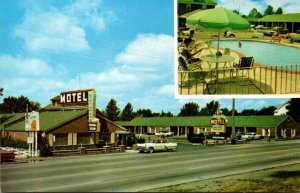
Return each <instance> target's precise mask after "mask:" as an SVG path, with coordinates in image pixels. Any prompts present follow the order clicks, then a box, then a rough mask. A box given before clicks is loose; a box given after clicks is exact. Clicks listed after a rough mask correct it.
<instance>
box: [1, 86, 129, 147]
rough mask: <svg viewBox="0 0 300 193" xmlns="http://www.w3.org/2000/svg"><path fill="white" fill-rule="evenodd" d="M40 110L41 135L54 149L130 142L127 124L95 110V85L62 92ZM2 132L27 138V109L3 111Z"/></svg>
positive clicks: (39, 133) (14, 136) (117, 144)
mask: <svg viewBox="0 0 300 193" xmlns="http://www.w3.org/2000/svg"><path fill="white" fill-rule="evenodd" d="M50 100H51V104H49V105H47V106H45V107H44V108H42V109H40V110H39V131H38V136H39V137H41V136H46V138H47V140H48V143H49V145H50V146H51V147H52V149H53V150H63V149H77V148H79V147H85V148H99V147H103V146H113V147H117V146H124V145H127V140H126V139H127V138H128V136H130V133H129V132H128V131H127V129H126V128H124V127H122V126H120V125H118V124H116V123H114V122H113V121H111V120H109V119H107V118H105V117H104V116H102V115H100V114H97V113H96V91H95V90H94V89H87V90H77V91H68V92H63V93H61V94H60V95H58V96H55V97H53V98H51V99H50ZM1 119H3V120H5V121H4V122H3V123H1V127H0V128H1V134H2V135H10V136H11V137H12V138H15V139H22V140H24V141H27V137H28V132H27V131H25V113H15V114H2V115H1Z"/></svg>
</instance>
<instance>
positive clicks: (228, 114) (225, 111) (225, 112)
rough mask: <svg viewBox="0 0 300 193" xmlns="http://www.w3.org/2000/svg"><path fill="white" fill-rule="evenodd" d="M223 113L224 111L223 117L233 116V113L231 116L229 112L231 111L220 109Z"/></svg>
mask: <svg viewBox="0 0 300 193" xmlns="http://www.w3.org/2000/svg"><path fill="white" fill-rule="evenodd" d="M220 110H221V111H222V114H223V115H226V116H231V115H232V113H231V114H230V111H229V109H228V108H226V107H225V108H222V109H220Z"/></svg>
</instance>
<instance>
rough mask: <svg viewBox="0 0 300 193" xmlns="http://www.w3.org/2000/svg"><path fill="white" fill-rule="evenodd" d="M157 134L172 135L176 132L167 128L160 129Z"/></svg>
mask: <svg viewBox="0 0 300 193" xmlns="http://www.w3.org/2000/svg"><path fill="white" fill-rule="evenodd" d="M155 135H160V136H161V135H163V136H172V135H174V132H171V131H168V130H166V129H160V130H158V132H157V133H155Z"/></svg>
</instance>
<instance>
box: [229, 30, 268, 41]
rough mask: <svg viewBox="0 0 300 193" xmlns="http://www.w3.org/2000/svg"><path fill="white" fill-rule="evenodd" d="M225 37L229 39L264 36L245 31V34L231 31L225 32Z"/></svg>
mask: <svg viewBox="0 0 300 193" xmlns="http://www.w3.org/2000/svg"><path fill="white" fill-rule="evenodd" d="M224 36H225V37H230V38H249V39H250V38H263V36H264V34H263V33H259V32H255V31H246V32H232V31H227V33H226V35H225V34H224Z"/></svg>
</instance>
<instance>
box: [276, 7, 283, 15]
mask: <svg viewBox="0 0 300 193" xmlns="http://www.w3.org/2000/svg"><path fill="white" fill-rule="evenodd" d="M275 14H283V10H282V8H281V7H278V9H277V10H276V11H275Z"/></svg>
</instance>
